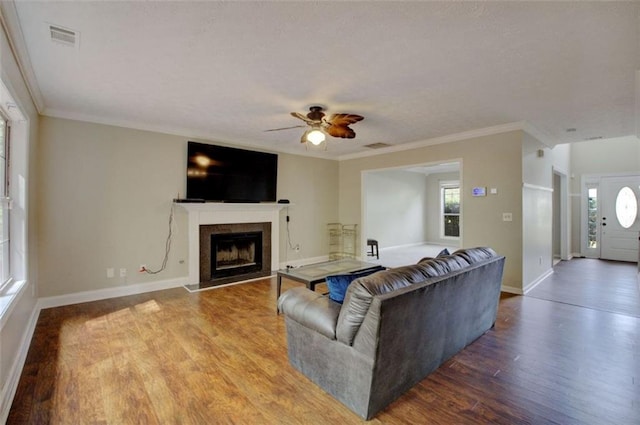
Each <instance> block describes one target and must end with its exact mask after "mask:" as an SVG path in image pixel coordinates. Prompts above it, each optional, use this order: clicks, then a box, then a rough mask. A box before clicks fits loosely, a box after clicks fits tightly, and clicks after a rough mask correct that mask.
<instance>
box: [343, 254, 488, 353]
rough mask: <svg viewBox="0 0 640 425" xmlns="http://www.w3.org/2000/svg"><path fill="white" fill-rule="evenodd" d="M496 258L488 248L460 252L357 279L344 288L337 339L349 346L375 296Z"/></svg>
mask: <svg viewBox="0 0 640 425" xmlns="http://www.w3.org/2000/svg"><path fill="white" fill-rule="evenodd" d="M494 256H497V254H496V253H495V251H493V250H492V249H491V248H471V249H462V250H458V251H456V252H454V253H453V254H451V255H447V256H444V257H439V258H430V259H422V260H420V262H419V263H418V264H415V265H411V266H404V267H398V268H395V269H391V270H387V271H384V272H380V273H376V274H375V275H371V276H365V277H363V278H361V279H358V280H356V281H355V282H353V284H351V285H350V286H349V287H348V288H347V292H346V294H345V300H344V304H343V306H342V309H341V310H340V316H339V317H338V323H337V326H336V339H338V341H341V342H343V343H345V344H349V345H352V344H353V340H354V339H355V336H356V334H357V333H358V330H359V329H360V325H361V324H362V322H363V320H364V318H365V316H366V314H367V312H368V311H369V306H370V305H371V302H372V300H373V297H374V296H376V295H382V294H386V293H388V292H391V291H394V290H396V289H400V288H404V287H407V286H409V285H412V284H415V283H419V282H424V281H425V280H427V279H428V278H432V277H439V276H444V275H446V274H448V273H451V272H454V271H457V270H461V269H463V268H465V267H468V266H469V265H471V264H473V263H477V262H479V261H483V260H486V259H489V258H491V257H494Z"/></svg>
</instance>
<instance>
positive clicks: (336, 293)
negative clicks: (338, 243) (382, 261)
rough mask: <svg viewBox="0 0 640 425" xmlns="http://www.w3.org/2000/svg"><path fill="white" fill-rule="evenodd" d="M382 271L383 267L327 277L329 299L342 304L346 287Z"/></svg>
mask: <svg viewBox="0 0 640 425" xmlns="http://www.w3.org/2000/svg"><path fill="white" fill-rule="evenodd" d="M380 270H384V267H382V266H380V267H375V268H372V269H367V270H363V271H359V272H354V273H345V274H335V275H331V276H327V278H326V281H327V286H328V287H329V298H330V299H331V300H333V301H335V302H337V303H340V304H342V302H343V301H344V294H345V293H346V292H347V287H348V286H349V285H350V284H351V282H353V281H354V280H356V279H358V278H360V277H363V276H368V275H370V274H372V273H375V272H377V271H380Z"/></svg>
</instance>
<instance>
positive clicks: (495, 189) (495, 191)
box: [489, 187, 498, 195]
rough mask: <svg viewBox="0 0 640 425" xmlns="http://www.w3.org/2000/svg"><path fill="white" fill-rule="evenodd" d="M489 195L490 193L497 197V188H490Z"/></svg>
mask: <svg viewBox="0 0 640 425" xmlns="http://www.w3.org/2000/svg"><path fill="white" fill-rule="evenodd" d="M489 193H491V194H492V195H497V194H498V188H497V187H492V188H491V189H490V190H489Z"/></svg>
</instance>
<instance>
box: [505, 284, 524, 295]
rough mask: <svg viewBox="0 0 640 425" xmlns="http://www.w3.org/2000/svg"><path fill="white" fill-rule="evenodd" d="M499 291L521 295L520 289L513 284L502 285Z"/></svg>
mask: <svg viewBox="0 0 640 425" xmlns="http://www.w3.org/2000/svg"><path fill="white" fill-rule="evenodd" d="M500 292H506V293H508V294H516V295H522V289H520V288H517V287H515V286H506V285H502V286H501V287H500Z"/></svg>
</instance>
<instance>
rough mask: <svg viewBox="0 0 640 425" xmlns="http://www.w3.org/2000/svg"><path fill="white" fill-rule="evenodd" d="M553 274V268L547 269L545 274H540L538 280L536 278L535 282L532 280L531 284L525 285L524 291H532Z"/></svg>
mask: <svg viewBox="0 0 640 425" xmlns="http://www.w3.org/2000/svg"><path fill="white" fill-rule="evenodd" d="M552 274H553V269H549V270H547V271H546V272H544V273H543V274H541V275H540V276H538V278H537V279H536V280H534V281H533V282H531V283H530V284H528V285H527V286H525V287H524V291H523V293H524V294H526V293H527V292H529V291H531V290H532V289H533V288H535V287H536V286H538V284H540V283H541V282H542V281H543V280H545V279H546V278H548V277H549V276H551V275H552Z"/></svg>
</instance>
